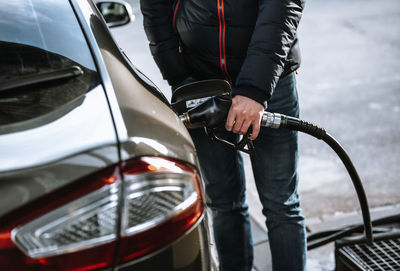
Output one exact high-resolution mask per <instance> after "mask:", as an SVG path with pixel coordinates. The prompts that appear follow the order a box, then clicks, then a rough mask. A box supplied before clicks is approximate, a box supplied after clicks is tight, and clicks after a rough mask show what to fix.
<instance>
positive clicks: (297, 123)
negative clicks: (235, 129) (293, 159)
mask: <svg viewBox="0 0 400 271" xmlns="http://www.w3.org/2000/svg"><path fill="white" fill-rule="evenodd" d="M261 126H265V127H270V128H279V129H289V130H294V131H299V132H303V133H306V134H309V135H311V136H313V137H315V138H318V139H320V140H322V141H324V142H325V143H326V144H328V145H329V146H330V147H331V148H332V149H333V150H334V151H335V152H336V154H337V155H338V156H339V158H340V159H341V160H342V162H343V164H344V166H345V167H346V169H347V172H348V173H349V175H350V178H351V180H352V182H353V185H354V188H355V190H356V192H357V196H358V200H359V203H360V206H361V213H362V216H363V222H364V231H365V239H366V240H367V241H368V242H372V241H373V234H372V224H371V216H370V213H369V207H368V200H367V196H366V194H365V191H364V187H363V185H362V182H361V179H360V176H359V175H358V173H357V170H356V168H355V167H354V165H353V162H352V161H351V160H350V157H349V156H348V155H347V153H346V152H345V150H344V149H343V148H342V146H341V145H340V144H339V142H337V141H336V140H335V139H334V138H333V137H332V136H331V135H330V134H329V133H327V132H326V131H325V129H323V128H320V127H318V126H316V125H314V124H312V123H309V122H306V121H303V120H300V119H297V118H293V117H289V116H286V115H282V114H278V113H270V112H265V113H264V115H263V118H262V121H261Z"/></svg>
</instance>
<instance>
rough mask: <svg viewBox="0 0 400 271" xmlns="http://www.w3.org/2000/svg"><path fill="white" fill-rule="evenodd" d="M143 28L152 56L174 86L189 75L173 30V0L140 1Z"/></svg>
mask: <svg viewBox="0 0 400 271" xmlns="http://www.w3.org/2000/svg"><path fill="white" fill-rule="evenodd" d="M140 8H141V11H142V14H143V26H144V30H145V32H146V35H147V39H148V40H149V46H150V51H151V54H152V55H153V58H154V60H155V62H156V64H157V66H158V68H159V69H160V71H161V74H162V75H163V78H164V79H165V80H167V81H168V83H169V84H170V85H171V86H173V85H176V84H178V83H180V82H181V81H183V80H184V79H185V78H186V77H187V75H186V70H185V64H184V59H183V56H182V55H181V54H180V53H179V40H178V36H177V35H176V34H175V31H174V29H173V25H172V20H173V4H172V1H171V0H140Z"/></svg>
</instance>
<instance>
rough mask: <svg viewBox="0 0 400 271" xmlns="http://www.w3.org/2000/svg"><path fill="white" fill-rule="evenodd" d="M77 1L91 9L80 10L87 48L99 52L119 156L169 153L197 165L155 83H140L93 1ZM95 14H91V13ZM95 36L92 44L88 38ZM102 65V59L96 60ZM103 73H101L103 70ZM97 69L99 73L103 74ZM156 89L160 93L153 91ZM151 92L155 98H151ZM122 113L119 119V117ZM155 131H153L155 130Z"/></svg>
mask: <svg viewBox="0 0 400 271" xmlns="http://www.w3.org/2000/svg"><path fill="white" fill-rule="evenodd" d="M76 2H77V4H78V5H79V6H80V7H82V6H84V8H81V9H82V10H88V9H91V11H92V12H93V13H89V11H87V12H86V13H85V12H82V16H83V17H84V20H85V21H86V24H87V26H82V27H83V28H86V27H88V26H89V27H90V32H89V31H86V35H88V34H89V33H90V34H92V35H93V36H92V37H90V36H87V39H88V41H89V44H90V45H91V49H92V51H93V52H94V54H95V55H97V57H99V53H100V54H101V57H102V59H103V60H104V63H105V64H106V65H105V66H104V67H99V68H98V69H99V70H100V73H101V71H102V70H103V69H105V70H107V76H109V77H108V78H106V81H108V80H110V81H111V85H107V86H106V87H105V89H106V93H107V97H108V98H109V101H110V106H111V109H112V112H113V115H114V116H118V121H116V129H117V133H118V137H119V141H120V144H121V154H122V160H124V159H127V158H130V157H137V156H143V155H154V156H169V157H172V158H176V159H179V160H182V161H186V162H189V163H191V164H193V165H197V160H196V156H195V149H194V145H193V142H192V140H191V137H190V135H189V133H188V131H187V129H186V128H185V126H184V125H183V124H182V122H181V121H180V120H179V118H178V117H177V116H176V115H175V114H174V112H173V111H172V110H171V108H170V107H169V104H168V102H167V101H166V99H165V97H164V100H163V95H162V94H161V92H160V91H158V90H155V89H154V88H155V86H151V85H148V86H147V88H146V87H145V86H143V83H144V82H143V80H141V78H140V75H139V72H138V71H137V70H135V67H134V66H133V65H132V64H131V63H129V62H128V61H127V57H126V56H124V55H123V53H122V52H121V49H120V48H118V46H116V44H115V42H114V40H113V38H112V36H111V34H110V32H109V31H108V29H107V27H106V25H105V22H104V20H103V18H102V17H101V15H100V14H99V13H98V12H97V9H96V8H95V5H94V4H93V3H92V2H90V1H87V0H77V1H76ZM94 15H95V16H94ZM92 40H96V41H97V43H96V44H92V43H91V41H92ZM98 65H102V63H98ZM103 74H104V73H103ZM103 74H102V73H101V76H103ZM157 91H158V92H160V93H157ZM154 96H156V97H158V98H159V100H157V99H154ZM120 116H121V117H122V120H121V119H120ZM155 131H157V132H155Z"/></svg>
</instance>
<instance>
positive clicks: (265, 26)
mask: <svg viewBox="0 0 400 271" xmlns="http://www.w3.org/2000/svg"><path fill="white" fill-rule="evenodd" d="M303 8H304V0H260V1H259V10H258V17H257V21H256V26H255V28H254V31H253V34H252V37H251V40H250V44H249V47H248V50H247V56H246V58H245V60H244V62H243V65H242V68H241V71H240V73H239V75H238V78H237V80H236V87H234V88H233V95H242V96H246V97H249V98H252V99H253V100H256V101H257V102H259V103H261V104H263V105H264V106H265V107H266V104H267V100H268V99H269V98H270V97H271V95H272V92H273V90H274V89H275V86H276V84H277V82H278V80H279V77H280V76H281V74H282V72H283V70H284V63H285V60H286V58H287V56H288V54H289V51H290V49H291V47H292V45H293V43H294V41H295V40H296V31H297V26H298V24H299V22H300V17H301V14H302V11H303Z"/></svg>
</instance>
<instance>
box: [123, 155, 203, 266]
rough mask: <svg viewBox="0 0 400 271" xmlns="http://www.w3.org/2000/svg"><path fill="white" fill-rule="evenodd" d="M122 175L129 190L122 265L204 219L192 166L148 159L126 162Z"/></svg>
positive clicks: (197, 178)
mask: <svg viewBox="0 0 400 271" xmlns="http://www.w3.org/2000/svg"><path fill="white" fill-rule="evenodd" d="M123 174H124V180H125V186H126V187H125V190H124V198H125V208H124V214H123V220H122V229H121V236H122V237H123V238H122V243H121V251H120V259H119V262H120V263H122V262H127V261H129V260H132V259H134V258H138V257H140V256H142V255H145V254H148V253H150V252H153V251H155V250H157V249H159V248H161V247H163V246H164V245H166V244H168V243H171V242H172V241H173V240H175V239H177V238H178V237H179V236H181V235H182V234H183V233H185V232H186V231H187V230H188V229H189V228H191V227H192V226H193V225H194V224H195V223H196V222H197V221H198V220H199V218H200V217H201V215H202V213H203V210H204V197H203V194H202V193H203V192H202V191H203V189H202V184H201V180H200V176H199V174H198V172H197V170H195V169H194V168H193V167H191V166H189V165H187V164H183V163H178V162H176V161H172V160H166V159H160V158H155V157H145V158H142V159H141V160H136V161H131V162H128V163H126V164H125V165H124V166H123Z"/></svg>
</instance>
